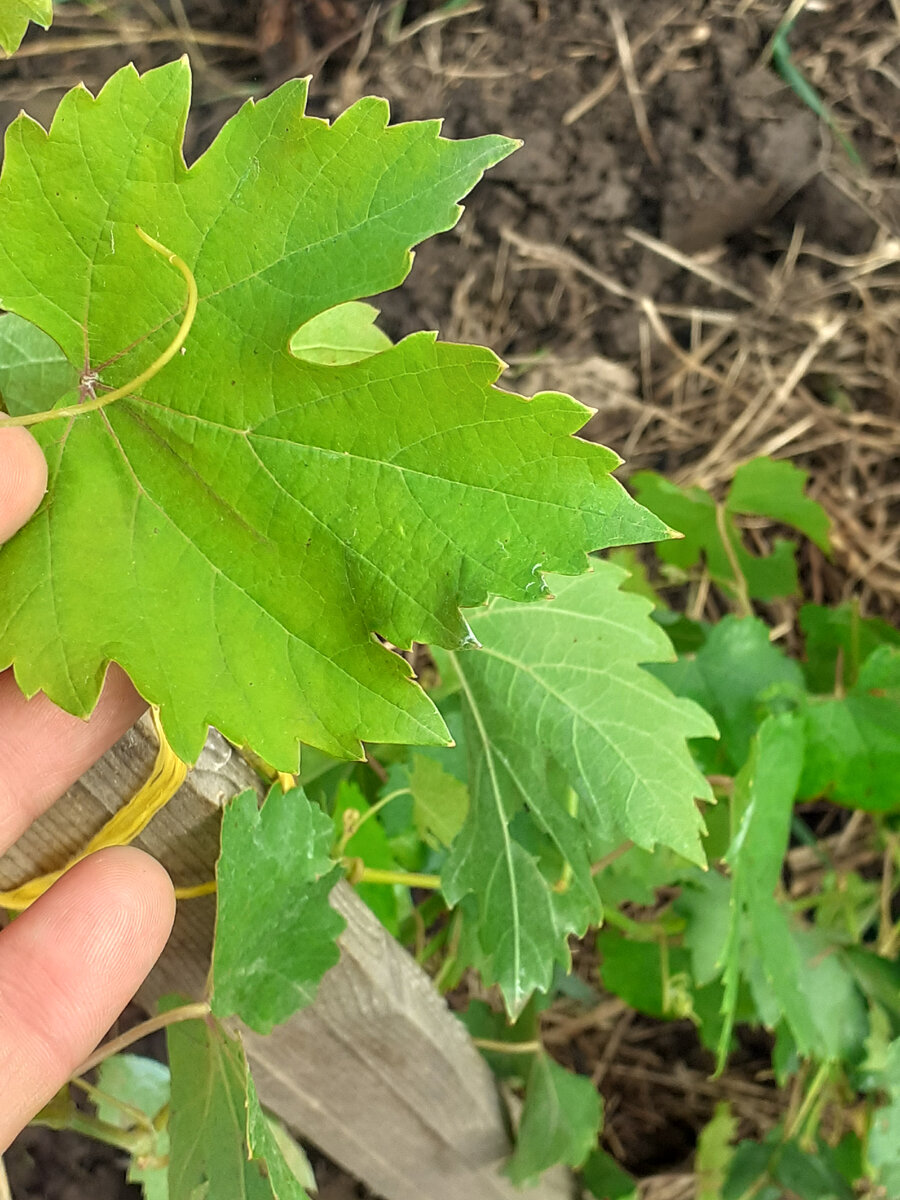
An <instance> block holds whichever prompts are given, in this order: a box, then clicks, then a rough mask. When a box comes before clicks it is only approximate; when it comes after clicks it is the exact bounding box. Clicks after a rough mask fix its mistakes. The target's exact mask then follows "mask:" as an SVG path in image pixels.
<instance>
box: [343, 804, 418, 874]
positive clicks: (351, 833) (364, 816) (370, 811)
mask: <svg viewBox="0 0 900 1200" xmlns="http://www.w3.org/2000/svg"><path fill="white" fill-rule="evenodd" d="M410 794H411V793H410V790H409V788H408V787H404V788H397V789H396V791H393V792H388V794H387V795H386V796H382V798H381V799H380V800H379V801H378V803H377V804H373V805H372V807H371V808H367V809H366V811H365V812H364V813H360V814H359V819H358V820H357V821H356V823H355V824H354V825H352V826H350V825H347V826H346V827H345V829H344V832H343V835H342V836H341V840H340V841H339V842H338V844H337V845H336V846H335V848H334V854H333V856H334V857H335V858H340V857H341V855H342V854H343V853H344V851H345V850H346V848H347V843H348V842H349V841H351V840H352V839H353V838H354V837H356V835H357V833H359V830H360V828H361V827H362V826H363V825H365V823H366V821H368V820H369V818H370V817H374V816H375V814H376V813H377V812H380V811H381V809H383V808H384V806H385V805H386V804H390V802H391V801H392V800H396V799H397V797H398V796H408V795H410ZM356 811H357V810H356V809H350V808H348V809H347V810H346V812H345V813H344V816H345V817H346V815H347V813H348V812H356Z"/></svg>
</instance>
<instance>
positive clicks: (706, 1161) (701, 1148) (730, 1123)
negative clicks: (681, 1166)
mask: <svg viewBox="0 0 900 1200" xmlns="http://www.w3.org/2000/svg"><path fill="white" fill-rule="evenodd" d="M737 1128H738V1122H737V1118H736V1117H735V1116H734V1114H733V1113H732V1111H731V1105H730V1104H729V1103H728V1101H727V1100H720V1101H719V1102H718V1104H717V1105H716V1107H715V1110H714V1112H713V1115H712V1118H711V1119H710V1121H709V1122H708V1123H707V1124H706V1125H704V1127H703V1129H702V1130H701V1131H700V1137H699V1138H698V1139H697V1158H696V1162H695V1166H694V1172H695V1174H696V1176H697V1200H721V1197H722V1189H723V1188H724V1186H725V1180H726V1178H727V1174H728V1168H729V1165H730V1163H731V1160H732V1158H734V1147H733V1146H732V1144H731V1143H732V1141H733V1140H734V1137H735V1134H736V1133H737Z"/></svg>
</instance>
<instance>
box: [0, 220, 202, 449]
mask: <svg viewBox="0 0 900 1200" xmlns="http://www.w3.org/2000/svg"><path fill="white" fill-rule="evenodd" d="M135 230H136V232H137V235H138V237H139V238H140V239H141V240H142V241H143V242H146V243H147V245H148V246H149V247H150V249H151V250H155V251H156V252H157V254H161V255H162V256H163V257H164V258H165V259H166V260H167V262H170V263H171V264H172V266H173V267H176V268H177V269H178V270H179V271H180V272H181V274H182V275H183V276H184V278H185V282H186V283H187V289H188V294H187V304H186V306H185V311H184V317H183V318H182V321H181V325H180V326H179V328H178V332H177V333H176V334H175V337H174V338H173V339H172V341H171V342H170V343H169V345H168V346H167V347H166V348H165V350H163V352H162V354H160V355H159V356H158V358H155V359H154V360H153V362H152V363H151V364H150V366H149V367H147V368H146V370H143V371H141V373H140V375H136V376H135V378H134V379H132V380H130V381H129V382H128V383H126V384H123V385H122V387H118V388H115V389H114V390H113V391H111V392H104V393H103V395H101V396H95V397H94V398H93V400H87V401H85V403H83V404H69V405H66V407H65V408H51V409H47V410H46V411H45V412H37V413H24V414H23V415H22V416H20V417H3V419H2V421H0V425H3V426H4V427H6V426H8V425H39V424H41V423H42V422H43V421H54V420H56V419H57V418H59V417H80V416H82V414H84V413H87V412H94V411H95V410H96V409H98V408H106V406H107V405H108V404H112V403H113V402H114V401H116V400H121V399H122V398H123V397H124V396H132V395H134V393H135V392H137V391H138V389H139V388H142V387H143V386H144V384H145V383H147V382H148V381H149V380H151V379H152V378H153V376H154V375H158V374H159V372H160V371H161V370H162V369H163V367H164V366H166V364H167V363H169V362H171V360H172V359H173V358H174V357H175V355H176V354H177V353H178V351H179V350H180V349H181V347H182V346H183V345H184V343H185V341H186V340H187V335H188V334H189V333H190V330H191V326H192V325H193V323H194V317H195V316H196V315H197V304H198V301H199V293H198V291H197V281H196V280H195V279H194V276H193V273H192V272H191V269H190V267H189V266H188V265H187V263H186V262H185V261H184V259H182V258H179V257H178V255H177V254H175V252H174V251H172V250H169V249H168V248H167V247H166V246H164V245H163V244H162V242H158V241H157V240H156V238H153V237H151V236H150V234H149V233H145V232H144V230H143V229H141V227H140V225H135Z"/></svg>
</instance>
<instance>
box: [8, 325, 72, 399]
mask: <svg viewBox="0 0 900 1200" xmlns="http://www.w3.org/2000/svg"><path fill="white" fill-rule="evenodd" d="M77 386H78V372H77V371H76V370H75V368H74V367H73V366H72V364H71V363H70V362H69V360H68V359H67V358H66V356H65V355H64V354H63V352H62V351H61V350H60V348H59V346H57V344H56V342H54V340H53V339H52V338H50V337H47V335H46V333H42V332H41V331H40V329H38V328H37V326H36V325H32V324H31V322H30V321H23V320H22V318H21V317H17V316H16V314H15V313H4V314H3V316H2V317H0V397H2V403H3V407H4V408H5V409H6V411H7V412H8V413H9V415H10V416H11V417H19V416H22V415H23V414H24V413H33V412H40V411H41V410H42V409H45V408H52V407H53V405H54V404H55V403H56V401H57V400H59V399H60V397H61V396H64V395H65V394H66V393H67V392H71V391H72V389H73V388H75V387H77Z"/></svg>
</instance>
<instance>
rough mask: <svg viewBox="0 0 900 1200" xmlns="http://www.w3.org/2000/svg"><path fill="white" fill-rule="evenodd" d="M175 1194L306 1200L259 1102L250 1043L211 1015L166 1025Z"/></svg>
mask: <svg viewBox="0 0 900 1200" xmlns="http://www.w3.org/2000/svg"><path fill="white" fill-rule="evenodd" d="M166 1035H167V1042H168V1047H169V1065H170V1068H171V1071H172V1111H171V1116H170V1118H169V1133H170V1139H171V1152H170V1161H169V1189H170V1200H206V1198H208V1200H214V1198H215V1200H218V1198H219V1197H222V1200H225V1198H226V1197H227V1200H308V1197H307V1195H306V1192H305V1191H304V1190H303V1187H302V1186H301V1184H300V1182H299V1181H298V1180H297V1178H296V1177H295V1176H294V1174H293V1172H292V1171H291V1169H290V1167H289V1166H288V1164H287V1162H286V1161H285V1159H284V1156H283V1154H282V1153H281V1150H280V1149H279V1147H278V1143H277V1141H276V1139H275V1136H274V1134H273V1133H272V1129H271V1127H270V1125H269V1121H268V1119H267V1117H266V1116H265V1114H264V1113H263V1111H262V1108H261V1107H260V1103H259V1099H258V1097H257V1095H256V1088H255V1087H254V1086H253V1080H252V1079H251V1077H250V1069H249V1067H248V1065H247V1059H246V1056H245V1054H244V1049H243V1047H242V1045H241V1043H240V1040H239V1039H238V1038H235V1037H232V1036H231V1035H230V1034H228V1033H227V1032H226V1031H225V1029H224V1027H223V1026H222V1025H220V1024H219V1022H218V1021H216V1020H214V1019H213V1018H209V1019H208V1020H205V1021H182V1022H180V1023H178V1024H175V1025H171V1026H169V1028H168V1030H167V1031H166Z"/></svg>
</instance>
